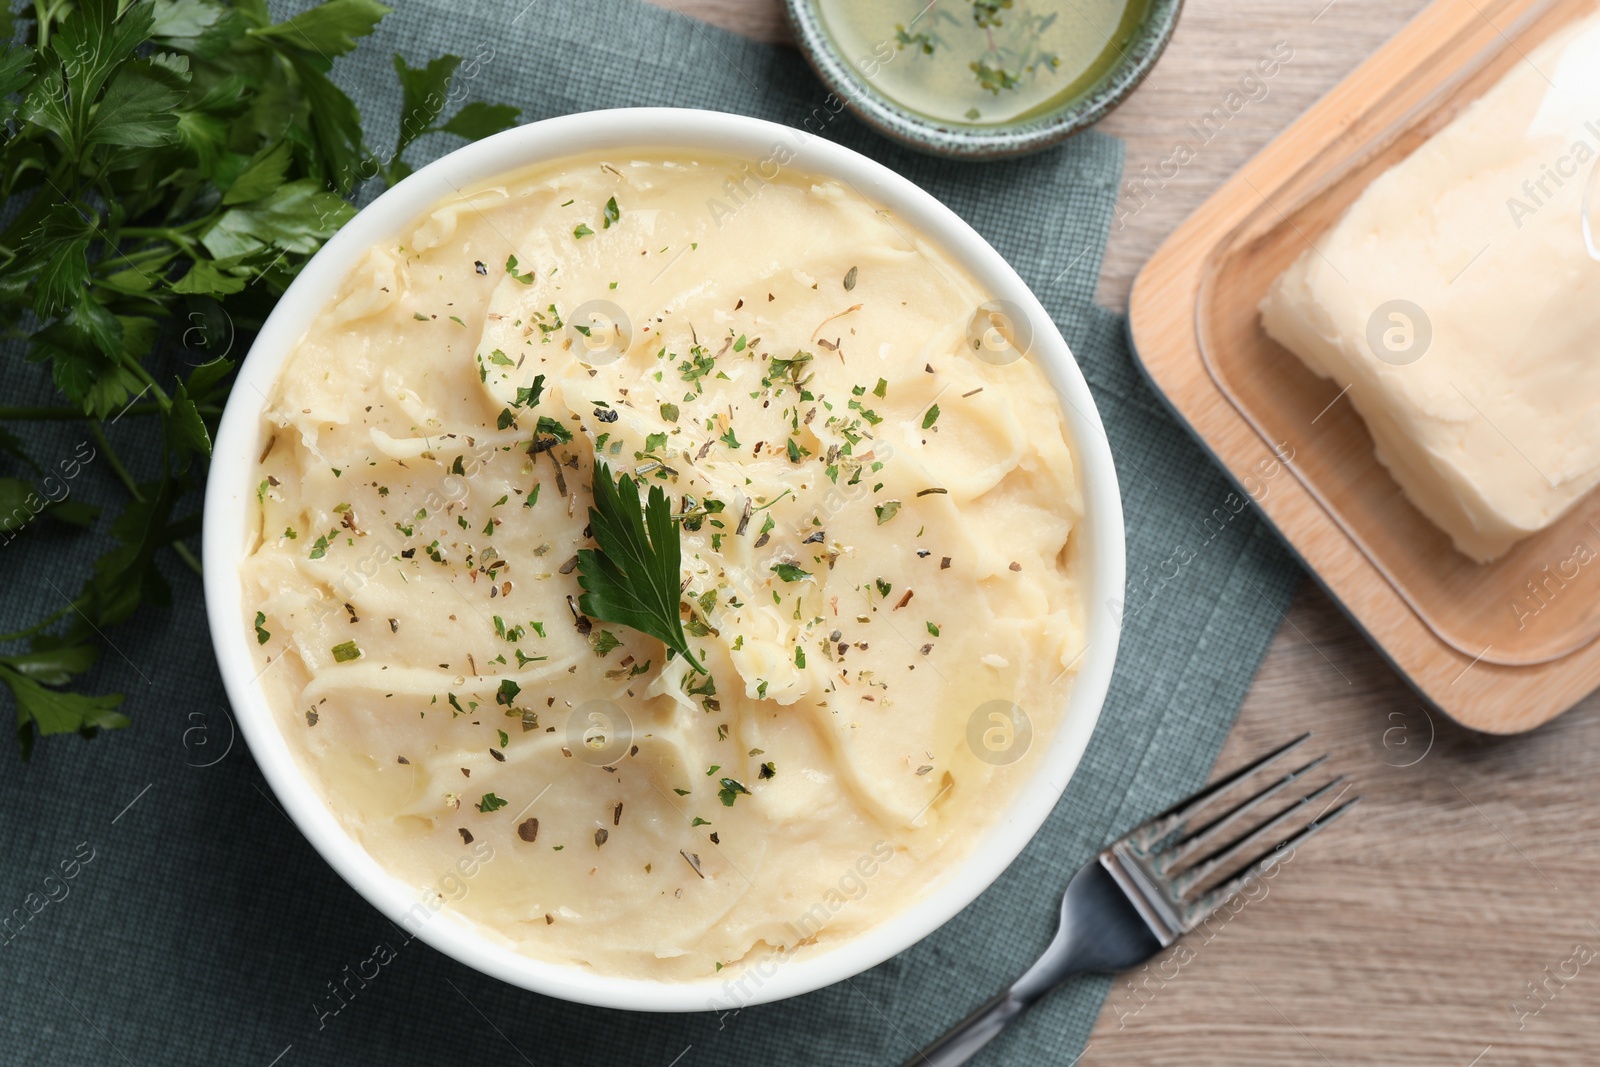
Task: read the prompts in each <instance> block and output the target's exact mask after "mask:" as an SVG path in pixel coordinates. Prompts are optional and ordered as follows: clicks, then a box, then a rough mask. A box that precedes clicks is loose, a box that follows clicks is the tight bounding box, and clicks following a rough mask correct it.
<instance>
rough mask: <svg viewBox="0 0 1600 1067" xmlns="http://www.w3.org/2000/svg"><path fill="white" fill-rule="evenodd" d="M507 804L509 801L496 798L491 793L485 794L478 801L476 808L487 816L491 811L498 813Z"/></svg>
mask: <svg viewBox="0 0 1600 1067" xmlns="http://www.w3.org/2000/svg"><path fill="white" fill-rule="evenodd" d="M509 803H511V802H510V801H509V800H505V799H503V798H501V797H497V796H495V795H494V794H493V793H485V794H483V799H482V800H480V801H478V804H477V808H478V810H479V811H481V812H483V813H484V814H485V815H487V814H488V813H489V812H491V811H499V810H500V809H501V808H503V807H505V806H506V805H507V804H509Z"/></svg>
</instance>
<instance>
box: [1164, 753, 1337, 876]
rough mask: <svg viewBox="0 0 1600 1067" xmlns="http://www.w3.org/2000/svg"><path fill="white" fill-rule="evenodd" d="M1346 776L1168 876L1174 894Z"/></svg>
mask: <svg viewBox="0 0 1600 1067" xmlns="http://www.w3.org/2000/svg"><path fill="white" fill-rule="evenodd" d="M1346 779H1347V776H1346V775H1343V774H1341V775H1339V776H1338V777H1337V778H1335V779H1334V780H1333V781H1331V782H1329V783H1328V784H1327V785H1325V786H1323V787H1322V788H1320V789H1315V790H1313V791H1311V792H1310V793H1307V794H1306V795H1305V796H1303V797H1301V798H1300V799H1299V800H1296V801H1295V802H1294V803H1292V804H1290V805H1289V806H1288V807H1287V808H1284V809H1283V810H1282V811H1280V812H1278V814H1276V815H1274V816H1273V817H1272V818H1270V819H1268V820H1267V821H1266V822H1264V823H1262V824H1261V825H1260V826H1258V827H1256V828H1255V829H1254V830H1251V831H1250V832H1249V833H1246V834H1242V835H1241V836H1239V837H1238V838H1235V839H1234V840H1233V841H1231V842H1229V843H1228V844H1226V845H1223V846H1222V847H1221V848H1218V849H1217V850H1216V851H1215V852H1212V853H1210V854H1209V855H1207V856H1206V857H1204V858H1203V859H1200V860H1197V861H1195V864H1194V866H1192V867H1190V868H1189V869H1188V870H1186V871H1184V872H1183V873H1182V874H1179V875H1176V876H1174V877H1173V878H1172V879H1171V881H1172V891H1173V892H1174V893H1177V894H1178V895H1179V896H1182V895H1183V894H1185V893H1187V892H1188V891H1189V890H1191V889H1193V888H1194V887H1195V886H1197V885H1199V884H1200V883H1201V882H1203V881H1205V880H1206V879H1207V878H1209V877H1210V876H1211V875H1212V874H1214V873H1216V871H1217V870H1218V869H1219V868H1221V867H1222V866H1223V865H1224V864H1226V863H1227V862H1228V861H1230V860H1232V859H1233V858H1234V857H1235V856H1237V855H1238V854H1239V853H1241V852H1243V851H1244V850H1245V849H1247V848H1249V847H1250V846H1251V845H1253V844H1255V843H1256V842H1257V841H1259V840H1261V839H1262V838H1263V837H1266V836H1267V835H1268V834H1269V833H1271V832H1272V831H1273V830H1276V829H1277V828H1278V827H1279V826H1282V825H1283V824H1284V823H1285V822H1287V821H1289V819H1290V818H1292V817H1293V816H1295V815H1298V814H1299V813H1300V812H1301V811H1303V810H1305V807H1306V805H1308V804H1310V803H1311V802H1312V801H1314V800H1317V799H1318V798H1320V797H1322V796H1324V795H1326V794H1327V793H1328V792H1329V791H1330V790H1331V789H1333V787H1334V786H1336V785H1342V784H1343V783H1344V782H1345V781H1346ZM1335 799H1337V798H1335Z"/></svg>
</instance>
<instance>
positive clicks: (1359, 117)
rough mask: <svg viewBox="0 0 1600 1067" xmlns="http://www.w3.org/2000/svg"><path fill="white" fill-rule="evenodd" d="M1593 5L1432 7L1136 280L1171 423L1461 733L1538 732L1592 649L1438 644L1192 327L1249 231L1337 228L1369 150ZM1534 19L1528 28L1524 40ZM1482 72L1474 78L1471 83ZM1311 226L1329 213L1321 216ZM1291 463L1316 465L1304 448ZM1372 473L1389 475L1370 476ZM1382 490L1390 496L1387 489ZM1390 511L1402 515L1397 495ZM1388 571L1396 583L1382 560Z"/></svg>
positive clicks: (1560, 707) (1144, 343) (1135, 317)
mask: <svg viewBox="0 0 1600 1067" xmlns="http://www.w3.org/2000/svg"><path fill="white" fill-rule="evenodd" d="M1592 6H1593V5H1592V3H1590V2H1586V0H1572V2H1571V3H1567V2H1566V0H1498V2H1495V0H1490V2H1485V0H1436V2H1435V3H1433V4H1432V5H1431V6H1429V7H1428V8H1426V9H1424V10H1423V11H1422V12H1421V13H1420V14H1419V15H1418V16H1417V17H1416V18H1415V19H1414V20H1413V21H1412V22H1411V23H1409V24H1408V25H1407V26H1406V27H1405V28H1404V29H1402V30H1401V31H1400V32H1399V33H1398V34H1397V35H1396V36H1395V37H1393V38H1392V39H1391V40H1390V41H1389V42H1388V43H1387V44H1386V45H1384V46H1383V47H1382V48H1381V49H1379V51H1378V52H1376V53H1375V54H1374V55H1373V56H1372V57H1371V58H1370V59H1368V60H1367V61H1366V62H1365V63H1363V64H1362V65H1361V66H1360V67H1358V68H1357V69H1356V70H1355V71H1354V72H1353V73H1352V74H1351V75H1350V76H1349V77H1348V78H1346V79H1345V80H1344V81H1343V82H1341V83H1340V84H1339V85H1338V86H1337V87H1335V88H1334V89H1333V91H1332V92H1330V93H1329V94H1328V95H1327V96H1326V97H1324V98H1323V99H1322V100H1321V101H1319V102H1318V103H1317V104H1316V105H1314V106H1313V107H1312V108H1311V109H1310V110H1309V111H1307V112H1306V113H1305V114H1304V115H1303V116H1301V117H1300V118H1299V119H1298V120H1296V121H1295V122H1294V123H1293V124H1292V125H1291V126H1289V128H1288V129H1286V130H1285V131H1284V132H1283V133H1282V134H1281V135H1280V136H1279V137H1278V138H1277V139H1276V140H1274V141H1273V142H1272V143H1271V144H1269V145H1268V146H1267V147H1266V148H1265V149H1264V150H1263V151H1262V152H1261V153H1260V154H1259V155H1258V156H1256V157H1255V158H1254V159H1252V160H1251V161H1250V162H1249V163H1247V164H1246V165H1245V166H1244V167H1243V168H1242V169H1241V170H1240V171H1239V172H1238V173H1237V174H1235V175H1234V176H1233V177H1232V178H1230V179H1229V180H1228V181H1227V182H1225V183H1224V184H1223V185H1222V186H1221V187H1220V188H1219V189H1218V190H1217V192H1216V193H1215V194H1214V195H1213V196H1212V197H1211V198H1210V199H1209V200H1207V201H1206V203H1205V204H1204V205H1202V206H1201V208H1200V209H1199V210H1198V211H1196V212H1195V214H1194V215H1192V216H1191V217H1190V218H1189V219H1188V220H1187V221H1186V222H1184V223H1183V225H1181V226H1180V227H1179V228H1178V229H1177V230H1176V231H1175V232H1174V233H1173V234H1172V235H1171V236H1170V237H1169V238H1168V239H1167V240H1166V242H1165V243H1164V244H1163V245H1162V246H1161V248H1160V249H1159V250H1158V251H1157V252H1156V253H1155V255H1154V256H1152V257H1151V259H1150V261H1149V262H1148V263H1147V264H1146V265H1145V267H1144V269H1143V270H1142V271H1141V272H1140V273H1139V276H1138V278H1137V279H1136V280H1135V282H1134V285H1133V292H1132V295H1131V297H1130V301H1129V313H1128V317H1129V333H1130V336H1131V339H1132V342H1133V348H1134V352H1135V359H1136V360H1137V361H1138V362H1139V363H1140V365H1141V367H1142V369H1143V370H1144V372H1145V374H1146V375H1147V376H1148V378H1149V379H1150V381H1151V383H1152V385H1153V386H1154V387H1155V389H1156V390H1157V392H1158V393H1159V394H1161V395H1162V396H1163V398H1164V399H1165V400H1166V401H1167V403H1168V404H1169V405H1170V406H1171V408H1172V409H1173V411H1174V412H1175V413H1176V414H1177V416H1178V417H1179V418H1180V419H1181V420H1182V421H1184V422H1185V423H1187V424H1188V426H1189V428H1190V429H1191V431H1192V432H1193V433H1194V434H1195V435H1196V437H1197V438H1198V439H1199V440H1200V442H1201V444H1202V445H1203V446H1204V447H1206V448H1207V449H1208V450H1210V452H1211V453H1212V455H1213V457H1214V458H1215V459H1216V460H1217V462H1218V463H1219V464H1221V465H1222V467H1223V468H1224V469H1226V470H1227V471H1228V472H1229V473H1230V474H1231V475H1232V476H1233V477H1234V479H1235V480H1236V481H1238V482H1239V483H1240V485H1241V486H1243V487H1245V488H1246V489H1247V491H1250V490H1254V491H1252V492H1250V496H1251V498H1252V499H1253V500H1254V501H1255V503H1256V505H1257V506H1258V507H1259V508H1260V510H1261V512H1262V514H1263V515H1264V516H1265V518H1266V519H1267V520H1268V521H1269V522H1271V523H1272V524H1273V526H1274V527H1275V528H1276V529H1277V531H1278V532H1279V534H1280V535H1281V536H1282V537H1283V538H1284V540H1285V541H1286V542H1287V543H1288V545H1289V546H1290V548H1291V549H1292V550H1293V551H1294V552H1295V553H1296V554H1297V555H1298V556H1299V557H1300V559H1301V561H1302V562H1303V563H1304V564H1305V565H1306V567H1307V568H1308V569H1309V570H1310V572H1311V573H1312V574H1313V575H1314V576H1315V577H1316V578H1317V580H1318V581H1319V582H1320V583H1321V584H1322V585H1323V586H1324V587H1325V588H1326V589H1327V590H1328V592H1329V593H1330V594H1331V595H1332V596H1333V597H1334V599H1335V600H1336V601H1337V602H1338V603H1339V604H1340V606H1341V607H1342V608H1343V609H1344V611H1345V612H1346V614H1348V615H1349V616H1350V618H1351V619H1352V620H1353V621H1354V622H1355V623H1356V625H1357V626H1359V627H1360V628H1361V629H1362V630H1363V631H1364V632H1365V633H1366V635H1367V636H1368V638H1369V639H1370V640H1371V641H1372V642H1373V644H1374V645H1375V646H1376V647H1377V649H1378V650H1379V651H1380V652H1381V653H1382V654H1383V655H1384V656H1385V658H1387V659H1388V660H1389V662H1390V663H1391V664H1392V665H1393V666H1394V667H1395V668H1396V669H1397V670H1399V671H1400V673H1401V674H1402V675H1404V676H1405V677H1406V679H1407V680H1408V681H1409V682H1410V683H1411V685H1412V686H1413V688H1414V689H1415V690H1416V691H1417V692H1418V693H1419V694H1420V695H1421V696H1422V697H1423V698H1424V699H1425V700H1426V701H1427V702H1428V703H1430V704H1431V705H1433V706H1435V707H1437V708H1439V709H1440V710H1442V711H1444V712H1445V713H1446V714H1448V715H1450V716H1451V717H1452V718H1454V719H1456V720H1457V721H1458V722H1460V723H1462V724H1463V725H1465V726H1468V727H1471V728H1473V729H1477V730H1483V731H1486V732H1491V733H1516V732H1520V731H1523V730H1529V729H1532V728H1533V727H1535V726H1538V725H1539V724H1541V723H1543V722H1546V721H1548V720H1549V719H1551V718H1553V717H1554V716H1556V715H1558V714H1560V713H1561V712H1562V711H1565V710H1566V709H1567V708H1569V707H1570V706H1572V705H1573V704H1574V703H1576V702H1577V701H1578V700H1579V699H1581V698H1582V697H1583V696H1585V695H1586V694H1587V693H1589V692H1590V691H1591V690H1593V689H1595V688H1596V687H1597V686H1600V641H1593V642H1589V643H1583V641H1581V640H1578V641H1574V642H1573V644H1574V645H1577V646H1580V647H1576V648H1574V650H1572V651H1569V652H1566V653H1565V654H1562V655H1559V656H1557V657H1555V658H1552V659H1549V660H1548V661H1546V662H1540V663H1534V664H1529V665H1514V664H1508V663H1496V662H1494V660H1495V659H1496V658H1499V656H1498V653H1495V652H1493V651H1491V650H1486V651H1488V655H1485V654H1484V653H1482V652H1480V653H1477V654H1474V653H1473V651H1472V650H1470V649H1464V648H1461V647H1457V646H1459V645H1460V644H1461V642H1459V641H1457V642H1456V644H1455V645H1452V644H1451V643H1448V642H1447V641H1446V640H1444V639H1443V638H1441V637H1440V636H1439V635H1438V633H1436V632H1435V629H1436V628H1437V626H1435V627H1430V626H1429V625H1428V623H1427V622H1426V621H1425V619H1424V618H1423V617H1422V616H1421V615H1419V614H1418V612H1417V611H1416V610H1414V609H1413V608H1412V606H1411V605H1410V604H1409V603H1408V602H1407V600H1406V599H1405V598H1404V597H1402V595H1401V593H1400V592H1399V591H1397V589H1396V585H1395V583H1394V582H1392V581H1391V579H1390V578H1389V577H1387V576H1386V575H1385V574H1384V573H1383V571H1382V570H1381V569H1380V568H1379V566H1378V565H1377V564H1375V563H1374V562H1373V559H1372V558H1371V557H1369V555H1368V554H1367V553H1365V552H1363V550H1362V548H1361V547H1360V546H1359V545H1358V544H1357V543H1356V542H1355V540H1353V538H1352V536H1351V535H1350V534H1349V533H1348V532H1347V531H1348V530H1349V529H1350V527H1351V525H1352V524H1351V522H1349V521H1342V520H1344V519H1348V518H1349V516H1341V517H1340V518H1336V517H1335V515H1334V514H1332V513H1330V508H1331V507H1334V506H1343V505H1332V504H1328V503H1325V502H1324V500H1326V499H1327V498H1326V497H1324V498H1323V500H1319V498H1318V496H1317V495H1314V493H1313V492H1312V491H1311V489H1309V488H1308V487H1307V484H1306V482H1305V481H1303V480H1302V475H1301V474H1300V473H1299V472H1297V473H1296V476H1295V477H1271V478H1263V472H1265V471H1271V470H1274V469H1275V464H1276V463H1277V458H1276V457H1275V456H1274V453H1273V450H1272V448H1271V447H1270V446H1269V445H1268V443H1267V441H1266V440H1265V439H1264V438H1263V435H1262V432H1259V431H1258V429H1257V427H1256V426H1253V425H1252V424H1251V421H1250V419H1248V418H1247V417H1246V414H1245V413H1244V412H1242V411H1241V410H1240V408H1239V407H1238V406H1236V403H1235V400H1234V399H1230V395H1229V394H1228V393H1227V392H1224V389H1223V387H1222V385H1221V384H1219V379H1218V376H1217V374H1216V368H1215V366H1214V365H1210V366H1208V363H1207V359H1206V356H1205V352H1204V351H1203V348H1202V339H1201V329H1202V326H1201V325H1200V320H1201V319H1203V318H1205V317H1206V316H1207V315H1208V314H1209V308H1210V305H1209V304H1203V303H1202V301H1215V300H1216V296H1215V294H1214V293H1212V294H1209V295H1208V294H1206V293H1204V292H1203V290H1205V289H1206V287H1207V286H1208V285H1210V284H1212V283H1211V282H1209V281H1208V273H1209V272H1213V271H1214V267H1215V264H1216V261H1217V260H1218V259H1219V257H1221V256H1222V254H1223V253H1224V252H1226V253H1227V254H1228V255H1232V256H1234V259H1235V261H1237V259H1238V252H1237V250H1238V249H1239V248H1240V247H1241V245H1244V246H1245V247H1247V248H1248V247H1249V246H1248V242H1249V240H1251V239H1252V238H1253V237H1255V236H1258V235H1256V234H1254V233H1252V232H1251V228H1252V227H1258V228H1259V227H1262V226H1264V225H1267V223H1262V222H1261V221H1260V220H1261V219H1262V218H1263V216H1266V217H1267V218H1268V219H1269V221H1270V222H1272V223H1275V222H1276V220H1278V219H1282V220H1283V222H1284V224H1286V225H1290V226H1293V227H1294V228H1295V229H1296V230H1297V231H1298V230H1300V229H1301V228H1303V227H1304V228H1310V227H1312V226H1313V225H1322V226H1326V225H1328V224H1331V221H1332V219H1333V218H1336V217H1337V212H1329V211H1328V210H1326V203H1327V201H1328V200H1330V199H1338V200H1342V201H1344V202H1348V200H1349V199H1350V198H1351V194H1350V193H1349V192H1348V191H1345V190H1336V191H1335V194H1333V195H1332V196H1330V195H1329V194H1328V192H1327V190H1328V189H1329V187H1330V186H1331V185H1336V184H1337V183H1338V182H1348V181H1357V182H1361V183H1363V184H1364V182H1365V181H1367V180H1370V178H1371V177H1372V176H1373V175H1374V174H1375V173H1381V171H1382V170H1383V169H1385V167H1383V166H1377V167H1375V166H1373V165H1372V162H1371V161H1372V160H1373V158H1374V152H1375V149H1374V145H1383V144H1385V143H1387V144H1388V145H1389V148H1388V149H1387V150H1386V151H1387V152H1388V153H1389V154H1390V155H1394V154H1395V153H1399V154H1400V155H1403V154H1404V152H1408V151H1410V149H1411V148H1413V147H1414V146H1415V144H1416V143H1417V142H1418V141H1419V140H1420V137H1418V136H1417V135H1416V134H1417V131H1419V130H1422V131H1426V130H1431V129H1433V128H1436V127H1437V126H1438V125H1439V123H1440V121H1441V119H1442V117H1447V116H1448V113H1449V107H1450V106H1456V104H1457V103H1459V102H1454V103H1452V104H1450V105H1446V104H1442V103H1441V100H1446V99H1451V98H1452V94H1456V95H1462V94H1466V93H1469V92H1470V93H1471V94H1473V95H1475V93H1476V92H1477V91H1480V89H1481V85H1480V87H1479V89H1471V90H1464V89H1462V88H1461V86H1462V84H1463V82H1464V79H1463V76H1462V72H1463V71H1464V70H1467V71H1471V70H1479V71H1482V70H1484V69H1486V67H1487V66H1492V65H1493V64H1489V63H1487V61H1486V60H1485V56H1487V55H1494V54H1496V53H1499V54H1500V57H1501V58H1500V59H1498V60H1495V61H1494V62H1495V63H1498V64H1499V65H1500V66H1501V67H1502V68H1503V66H1504V64H1505V63H1506V62H1510V61H1515V55H1516V54H1519V53H1521V51H1522V49H1523V48H1524V47H1531V44H1532V43H1533V42H1535V41H1536V40H1537V39H1539V38H1540V37H1541V36H1542V35H1544V34H1545V33H1546V32H1548V28H1549V26H1551V25H1559V24H1560V23H1561V21H1562V20H1563V19H1570V18H1571V17H1573V13H1574V12H1576V11H1579V10H1585V11H1586V10H1590V9H1592ZM1530 25H1536V26H1537V27H1538V29H1537V30H1535V31H1530V30H1529V26H1530ZM1487 78H1488V76H1487V75H1483V74H1480V75H1479V76H1478V77H1477V79H1476V80H1477V82H1478V83H1483V82H1485V81H1486V80H1487ZM1419 115H1421V116H1424V117H1423V118H1420V119H1419V118H1418V116H1419ZM1407 130H1409V131H1410V132H1409V133H1403V132H1402V133H1399V134H1397V131H1407ZM1396 158H1398V157H1396ZM1352 160H1355V161H1357V162H1356V164H1355V165H1354V166H1352ZM1362 160H1365V162H1362ZM1308 203H1309V204H1312V205H1313V208H1312V209H1309V210H1308V211H1307V213H1306V214H1305V215H1301V214H1300V213H1299V211H1298V207H1299V206H1304V205H1306V204H1308ZM1319 204H1321V205H1322V209H1321V210H1317V205H1319ZM1319 216H1324V217H1322V218H1320V221H1319ZM1291 217H1292V221H1291ZM1308 219H1309V220H1310V221H1306V220H1308ZM1318 232H1320V230H1316V229H1310V232H1309V233H1308V234H1304V235H1302V237H1303V239H1305V240H1308V241H1309V240H1314V239H1315V237H1316V235H1317V233H1318ZM1262 243H1263V244H1264V245H1265V244H1268V243H1270V242H1267V241H1266V240H1265V239H1263V242H1262ZM1235 276H1237V271H1236V272H1235ZM1273 276H1275V271H1274V272H1273ZM1207 328H1208V329H1209V327H1207ZM1257 329H1259V327H1257ZM1207 336H1212V335H1211V334H1209V333H1208V334H1207ZM1214 350H1215V349H1213V351H1214ZM1306 374H1307V375H1309V372H1306ZM1307 380H1308V381H1309V379H1307ZM1321 385H1322V386H1323V387H1324V388H1326V391H1327V395H1328V396H1329V397H1330V398H1331V397H1333V396H1334V395H1335V394H1336V393H1337V392H1338V389H1337V387H1336V386H1331V385H1330V384H1329V383H1321ZM1306 388H1310V386H1306ZM1348 407H1349V405H1348V403H1345V404H1344V405H1343V408H1344V409H1346V410H1344V411H1343V412H1342V414H1341V415H1340V416H1339V417H1340V418H1342V419H1344V420H1345V422H1346V426H1345V429H1344V430H1342V431H1340V432H1342V433H1344V434H1345V435H1346V438H1345V444H1344V445H1343V447H1344V448H1345V449H1346V450H1347V451H1348V450H1349V446H1348V440H1349V437H1348V435H1350V434H1357V435H1360V434H1363V433H1364V431H1363V430H1362V429H1361V428H1360V425H1359V419H1358V417H1357V416H1355V415H1354V414H1353V413H1351V412H1350V411H1349V410H1348ZM1288 444H1289V449H1288V454H1289V456H1290V458H1289V459H1288V463H1289V464H1291V465H1292V464H1294V463H1295V462H1296V457H1295V455H1294V453H1295V451H1296V450H1299V449H1308V448H1309V449H1314V448H1318V447H1322V448H1328V447H1329V446H1328V445H1327V444H1326V443H1323V444H1321V445H1319V443H1318V438H1317V437H1316V436H1315V435H1305V439H1304V440H1303V441H1300V442H1294V441H1291V442H1289V443H1288ZM1368 448H1369V449H1370V442H1369V443H1368ZM1299 458H1300V461H1301V462H1302V463H1306V465H1307V466H1309V465H1310V464H1309V463H1308V462H1307V460H1308V459H1309V458H1310V457H1308V456H1306V455H1305V454H1304V453H1303V452H1302V453H1301V455H1300V457H1299ZM1316 458H1317V459H1319V460H1320V459H1323V458H1324V457H1321V456H1318V457H1316ZM1335 461H1338V460H1337V458H1336V459H1335ZM1379 477H1380V478H1383V477H1387V475H1386V474H1384V473H1383V472H1381V470H1380V472H1379ZM1383 492H1387V494H1388V497H1389V498H1391V499H1396V500H1398V499H1399V497H1398V492H1397V491H1396V490H1395V487H1394V486H1393V483H1392V481H1390V482H1389V483H1388V484H1387V488H1386V489H1385V490H1383ZM1398 506H1400V507H1405V508H1409V505H1406V504H1404V502H1403V501H1401V502H1400V503H1399V505H1398ZM1406 521H1410V520H1409V519H1407V520H1406ZM1369 547H1370V546H1369ZM1448 555H1449V554H1448V551H1446V552H1444V553H1441V556H1440V558H1441V559H1443V560H1446V562H1444V563H1441V564H1440V566H1452V567H1459V561H1457V560H1448V559H1447V557H1448ZM1424 556H1425V554H1424ZM1384 562H1385V565H1386V566H1388V567H1389V569H1390V571H1391V574H1393V573H1394V566H1393V564H1392V562H1391V561H1389V560H1385V561H1384ZM1410 565H1412V566H1416V565H1417V564H1416V563H1414V562H1413V563H1411V564H1410ZM1401 577H1402V578H1404V577H1405V576H1404V575H1402V576H1401ZM1402 584H1404V583H1403V582H1402ZM1585 596H1586V598H1587V591H1585ZM1564 606H1565V605H1564Z"/></svg>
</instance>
